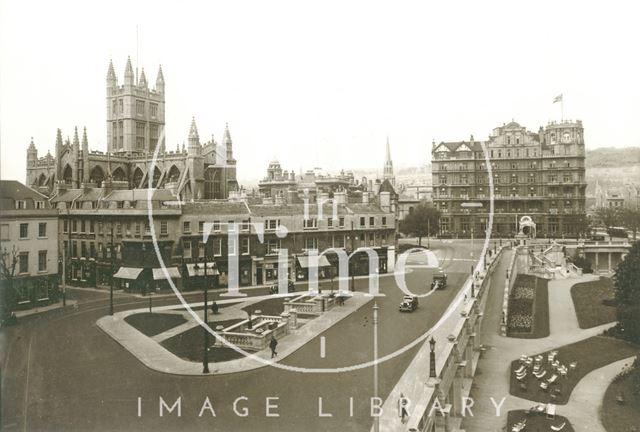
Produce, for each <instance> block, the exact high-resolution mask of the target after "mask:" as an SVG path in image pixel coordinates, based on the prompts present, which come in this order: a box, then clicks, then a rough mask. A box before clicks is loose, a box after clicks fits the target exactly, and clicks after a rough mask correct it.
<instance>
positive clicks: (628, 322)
mask: <svg viewBox="0 0 640 432" xmlns="http://www.w3.org/2000/svg"><path fill="white" fill-rule="evenodd" d="M614 281H615V288H616V295H615V296H616V307H617V310H616V315H617V318H618V330H619V332H618V333H619V334H620V335H621V337H622V338H624V339H626V340H629V341H632V342H634V343H640V243H639V242H636V243H634V244H633V246H632V247H631V250H630V251H629V254H628V255H627V256H626V257H625V259H624V260H623V261H622V262H621V263H620V264H619V265H618V268H617V270H616V274H615V276H614Z"/></svg>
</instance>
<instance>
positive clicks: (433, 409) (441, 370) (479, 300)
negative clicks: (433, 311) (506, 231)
mask: <svg viewBox="0 0 640 432" xmlns="http://www.w3.org/2000/svg"><path fill="white" fill-rule="evenodd" d="M505 248H506V247H504V248H501V249H500V251H499V253H498V254H495V255H493V256H491V257H489V258H487V270H486V272H484V271H483V272H481V273H480V274H479V275H477V277H470V278H469V279H467V281H466V282H465V286H464V287H463V290H469V289H470V284H472V283H474V284H476V286H477V291H476V296H475V297H472V298H469V299H468V300H467V301H466V302H465V303H464V304H463V305H462V306H461V310H460V311H459V314H455V315H452V316H451V317H449V318H448V319H447V321H448V323H444V324H443V328H445V327H446V328H450V330H447V332H448V337H447V338H446V339H445V340H442V341H441V342H440V343H439V344H438V345H439V348H440V349H438V350H437V355H436V357H437V358H436V378H428V374H429V364H428V361H427V362H426V364H422V363H423V361H424V360H423V359H426V358H428V349H429V348H428V346H427V345H428V344H426V343H425V346H424V347H423V348H422V349H421V353H419V354H418V355H417V356H416V358H414V360H413V362H412V364H411V366H410V369H411V368H414V369H415V368H423V369H424V376H425V382H426V384H423V386H424V387H423V391H422V392H420V394H419V397H418V398H412V399H411V403H412V404H413V409H412V411H411V413H410V416H409V421H408V422H407V423H406V424H405V425H401V429H400V430H406V431H410V432H418V431H420V432H422V431H435V432H449V431H454V430H459V429H456V428H459V427H460V423H461V422H462V416H463V413H462V411H463V409H464V407H463V406H462V400H463V397H468V396H469V393H470V391H471V383H472V380H473V376H474V374H475V370H476V367H477V365H478V362H479V359H480V351H481V349H482V348H481V347H480V344H479V338H478V334H479V331H480V326H481V323H482V316H483V310H484V306H485V303H486V295H485V294H486V291H487V289H488V285H489V283H488V282H489V279H488V277H487V276H488V275H489V274H491V273H492V272H493V271H494V267H495V263H496V262H497V261H498V258H499V257H500V255H501V253H502V251H503V250H504V249H505ZM515 255H516V254H514V256H515ZM509 268H510V269H514V268H515V269H516V270H515V271H516V272H517V266H514V264H513V261H512V263H511V264H510V266H509ZM507 285H508V282H507ZM424 350H426V351H427V352H426V353H425V352H424ZM425 354H426V355H425ZM413 373H415V372H413ZM405 395H407V394H406V393H405ZM395 421H397V420H395Z"/></svg>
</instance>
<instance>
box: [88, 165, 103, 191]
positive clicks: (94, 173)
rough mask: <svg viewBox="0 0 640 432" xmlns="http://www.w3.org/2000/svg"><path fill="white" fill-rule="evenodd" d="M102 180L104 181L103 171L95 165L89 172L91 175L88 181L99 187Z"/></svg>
mask: <svg viewBox="0 0 640 432" xmlns="http://www.w3.org/2000/svg"><path fill="white" fill-rule="evenodd" d="M103 180H104V171H103V170H102V168H101V167H100V165H96V166H95V167H93V169H92V170H91V174H89V181H90V182H91V183H95V184H97V185H98V187H100V184H101V183H102V181H103Z"/></svg>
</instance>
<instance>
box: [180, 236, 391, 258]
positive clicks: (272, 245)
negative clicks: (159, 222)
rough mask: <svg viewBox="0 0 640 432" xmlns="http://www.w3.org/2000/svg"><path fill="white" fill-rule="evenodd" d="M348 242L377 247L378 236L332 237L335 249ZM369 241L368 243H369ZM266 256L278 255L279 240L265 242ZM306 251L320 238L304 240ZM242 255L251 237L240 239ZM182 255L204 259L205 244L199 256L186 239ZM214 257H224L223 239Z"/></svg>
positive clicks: (230, 247) (233, 249) (230, 244)
mask: <svg viewBox="0 0 640 432" xmlns="http://www.w3.org/2000/svg"><path fill="white" fill-rule="evenodd" d="M378 239H380V240H381V243H382V245H386V243H387V237H386V236H384V235H383V236H380V237H379V238H378ZM347 240H349V241H351V240H353V241H352V246H353V247H364V246H367V245H368V246H375V245H376V235H375V233H372V234H369V235H365V234H362V235H361V236H355V237H354V238H353V239H351V238H350V237H347V236H345V235H334V236H332V246H331V247H333V248H344V247H345V245H346V242H347ZM367 240H368V241H367ZM264 244H265V247H266V254H267V255H276V254H277V253H278V251H279V250H280V247H281V241H280V240H279V239H268V240H266V241H265V243H264ZM227 247H228V251H227V254H228V255H232V256H233V255H235V254H236V243H235V241H230V242H228V244H227ZM304 249H306V250H317V249H318V238H317V237H306V238H305V239H304ZM240 253H241V254H242V255H248V254H249V253H251V250H250V239H249V237H242V238H241V239H240ZM182 254H183V257H184V258H202V257H203V256H204V243H203V242H199V243H198V250H197V254H196V251H193V250H192V241H191V240H189V239H185V240H183V241H182ZM213 255H214V256H221V255H222V239H220V238H216V239H213Z"/></svg>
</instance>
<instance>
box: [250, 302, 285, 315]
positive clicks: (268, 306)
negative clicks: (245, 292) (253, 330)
mask: <svg viewBox="0 0 640 432" xmlns="http://www.w3.org/2000/svg"><path fill="white" fill-rule="evenodd" d="M283 303H284V298H282V297H276V298H270V299H267V300H262V301H260V302H258V303H253V304H251V305H249V306H245V307H243V308H242V310H243V311H245V312H248V311H251V313H254V311H257V310H259V311H260V314H261V315H273V316H279V315H280V314H281V313H282V312H284V304H283Z"/></svg>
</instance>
